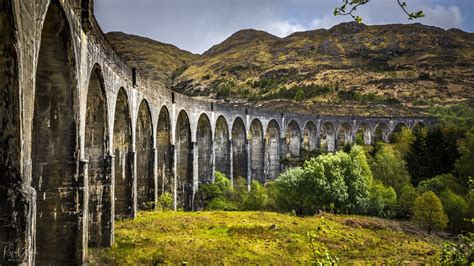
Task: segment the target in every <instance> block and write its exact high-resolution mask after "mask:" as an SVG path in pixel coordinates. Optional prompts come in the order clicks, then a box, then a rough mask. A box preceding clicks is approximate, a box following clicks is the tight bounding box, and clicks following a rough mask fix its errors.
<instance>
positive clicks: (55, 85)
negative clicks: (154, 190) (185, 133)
mask: <svg viewBox="0 0 474 266" xmlns="http://www.w3.org/2000/svg"><path fill="white" fill-rule="evenodd" d="M76 90H77V81H76V71H75V59H74V49H73V46H72V40H71V32H70V28H69V24H68V21H67V18H66V15H65V14H64V11H63V10H62V8H61V6H60V5H59V3H58V2H57V1H52V2H51V3H50V6H49V9H48V11H47V14H46V18H45V21H44V25H43V29H42V34H41V45H40V52H39V57H38V65H37V72H36V92H35V99H34V114H33V131H32V154H31V160H32V185H33V187H34V188H35V190H36V193H37V201H36V237H35V239H36V256H35V260H36V263H38V264H48V263H50V262H51V261H56V262H58V263H75V262H76V261H77V260H80V258H77V257H76V250H78V249H82V244H80V243H81V242H80V241H79V237H80V236H78V232H80V228H79V218H80V217H79V215H80V213H81V212H78V211H77V204H78V203H77V202H76V193H79V191H78V187H77V185H75V184H76V175H77V174H78V172H77V160H76V159H75V152H76V149H77V130H76V123H75V111H74V110H75V109H74V98H75V97H76V95H75V91H76Z"/></svg>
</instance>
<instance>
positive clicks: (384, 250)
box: [90, 212, 443, 265]
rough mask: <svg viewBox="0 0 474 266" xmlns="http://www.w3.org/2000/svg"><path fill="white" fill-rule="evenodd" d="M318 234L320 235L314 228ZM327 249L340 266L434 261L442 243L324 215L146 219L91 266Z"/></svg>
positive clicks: (120, 231)
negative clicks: (313, 240) (312, 236)
mask: <svg viewBox="0 0 474 266" xmlns="http://www.w3.org/2000/svg"><path fill="white" fill-rule="evenodd" d="M318 227H319V228H321V230H317V228H318ZM308 232H316V233H315V234H316V235H317V241H316V246H315V249H316V250H318V251H323V250H325V249H327V250H328V251H329V253H330V254H331V255H333V256H337V257H338V258H339V262H340V263H341V264H366V263H367V262H371V263H376V264H381V263H382V264H400V263H410V264H419V263H430V262H431V263H433V262H436V260H437V258H438V256H439V253H440V249H441V246H442V242H443V239H441V238H439V237H437V236H433V235H430V236H428V235H426V234H424V233H422V232H420V231H419V230H417V229H416V227H414V226H412V225H411V224H409V223H408V222H406V223H405V222H395V221H388V220H382V219H376V218H369V217H362V216H341V215H331V214H324V215H319V216H314V217H307V218H301V217H295V216H291V215H284V214H277V213H269V212H141V213H139V215H138V217H137V219H135V220H123V221H118V222H116V227H115V244H114V245H113V247H112V248H108V249H100V250H91V254H90V257H91V264H102V263H109V264H146V265H150V264H156V263H167V264H169V263H172V264H177V263H180V264H181V263H189V264H228V265H231V264H248V263H252V264H301V263H309V262H311V258H312V254H313V251H314V249H312V248H310V245H309V237H308Z"/></svg>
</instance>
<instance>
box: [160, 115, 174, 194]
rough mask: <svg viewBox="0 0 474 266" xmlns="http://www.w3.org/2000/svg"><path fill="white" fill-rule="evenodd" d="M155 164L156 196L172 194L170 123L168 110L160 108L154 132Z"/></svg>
mask: <svg viewBox="0 0 474 266" xmlns="http://www.w3.org/2000/svg"><path fill="white" fill-rule="evenodd" d="M156 143H157V147H156V148H157V156H158V158H157V163H158V194H159V195H162V194H163V193H165V192H168V193H171V194H172V193H173V180H172V174H171V169H172V168H171V163H172V150H171V121H170V116H169V112H168V109H167V108H166V107H164V106H163V107H162V108H161V110H160V114H159V116H158V125H157V132H156Z"/></svg>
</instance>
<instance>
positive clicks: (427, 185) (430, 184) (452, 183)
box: [417, 174, 465, 196]
mask: <svg viewBox="0 0 474 266" xmlns="http://www.w3.org/2000/svg"><path fill="white" fill-rule="evenodd" d="M417 189H418V193H420V194H421V193H423V192H426V191H430V190H431V191H433V192H434V193H435V194H436V195H437V196H441V193H442V192H443V191H445V190H446V189H449V190H451V191H453V192H455V193H458V194H460V193H462V192H463V191H464V190H465V188H463V187H461V186H460V185H459V183H458V182H457V180H456V177H454V176H453V175H452V174H444V175H438V176H435V177H433V178H431V179H427V180H424V181H421V182H420V184H418V187H417Z"/></svg>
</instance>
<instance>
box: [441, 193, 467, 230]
mask: <svg viewBox="0 0 474 266" xmlns="http://www.w3.org/2000/svg"><path fill="white" fill-rule="evenodd" d="M441 202H442V203H443V208H444V211H445V212H446V214H447V215H448V219H449V223H448V228H449V229H450V230H451V231H453V232H460V231H461V230H463V229H467V228H469V225H470V224H469V223H468V222H467V221H465V218H466V212H467V207H468V206H467V203H466V201H465V200H464V199H463V197H461V196H459V195H457V194H456V193H454V192H452V191H451V190H450V189H447V190H445V191H443V192H442V193H441Z"/></svg>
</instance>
